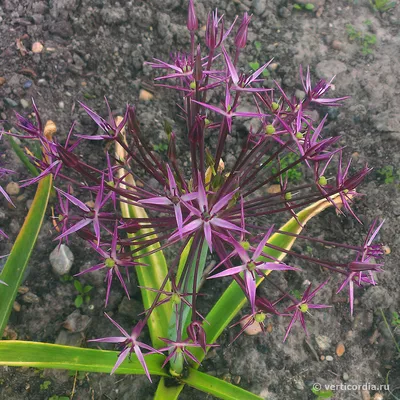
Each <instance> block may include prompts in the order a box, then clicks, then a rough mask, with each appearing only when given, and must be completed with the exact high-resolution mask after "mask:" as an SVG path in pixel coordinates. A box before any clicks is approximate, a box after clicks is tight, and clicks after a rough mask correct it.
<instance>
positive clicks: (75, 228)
mask: <svg viewBox="0 0 400 400" xmlns="http://www.w3.org/2000/svg"><path fill="white" fill-rule="evenodd" d="M91 222H92V220H91V219H82V220H81V221H79V222H78V223H76V224H75V225H73V226H71V227H70V228H69V229H67V230H66V231H65V232H64V233H62V234H61V235H59V236H57V237H56V238H55V239H54V240H59V239H62V238H65V237H66V236H68V235H70V234H71V233H74V232H77V231H79V229H82V228H84V227H85V226H86V225H89V224H90V223H91Z"/></svg>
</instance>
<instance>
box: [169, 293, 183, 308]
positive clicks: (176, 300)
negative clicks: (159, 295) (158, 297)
mask: <svg viewBox="0 0 400 400" xmlns="http://www.w3.org/2000/svg"><path fill="white" fill-rule="evenodd" d="M171 302H172V304H174V305H179V304H181V297H180V296H179V294H178V293H174V294H173V295H172V296H171Z"/></svg>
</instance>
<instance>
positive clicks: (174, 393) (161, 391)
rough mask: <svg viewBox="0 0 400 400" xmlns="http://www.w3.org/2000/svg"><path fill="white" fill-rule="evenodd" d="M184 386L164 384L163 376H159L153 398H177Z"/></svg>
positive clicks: (172, 399)
mask: <svg viewBox="0 0 400 400" xmlns="http://www.w3.org/2000/svg"><path fill="white" fill-rule="evenodd" d="M184 387H185V385H178V386H168V385H166V382H165V378H164V377H161V379H160V382H159V383H158V386H157V390H156V393H155V395H154V400H177V399H178V397H179V395H180V393H181V391H182V389H183V388H184Z"/></svg>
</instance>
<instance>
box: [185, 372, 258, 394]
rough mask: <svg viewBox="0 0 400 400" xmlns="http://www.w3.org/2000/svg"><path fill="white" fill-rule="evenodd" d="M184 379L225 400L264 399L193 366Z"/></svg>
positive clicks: (193, 385)
mask: <svg viewBox="0 0 400 400" xmlns="http://www.w3.org/2000/svg"><path fill="white" fill-rule="evenodd" d="M182 381H183V382H185V383H186V384H188V385H189V386H192V387H194V388H195V389H198V390H201V391H202V392H205V393H210V394H212V395H214V396H216V397H218V398H219V399H224V400H262V398H261V397H259V396H257V395H255V394H253V393H250V392H248V391H247V390H244V389H242V388H240V387H238V386H235V385H232V384H231V383H228V382H225V381H223V380H222V379H218V378H215V377H214V376H211V375H208V374H205V373H203V372H199V371H197V370H195V369H193V368H190V370H189V376H188V377H187V378H182Z"/></svg>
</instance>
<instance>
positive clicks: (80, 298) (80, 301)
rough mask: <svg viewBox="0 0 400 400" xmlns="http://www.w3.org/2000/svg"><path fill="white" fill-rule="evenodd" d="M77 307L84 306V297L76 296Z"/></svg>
mask: <svg viewBox="0 0 400 400" xmlns="http://www.w3.org/2000/svg"><path fill="white" fill-rule="evenodd" d="M74 303H75V307H76V308H79V307H80V306H81V305H82V303H83V297H82V295H80V294H79V295H78V296H76V299H75V302H74Z"/></svg>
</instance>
